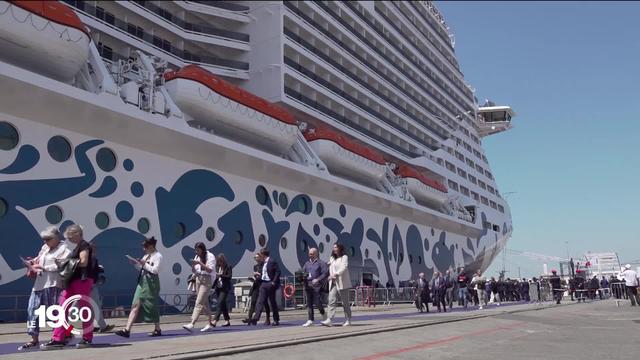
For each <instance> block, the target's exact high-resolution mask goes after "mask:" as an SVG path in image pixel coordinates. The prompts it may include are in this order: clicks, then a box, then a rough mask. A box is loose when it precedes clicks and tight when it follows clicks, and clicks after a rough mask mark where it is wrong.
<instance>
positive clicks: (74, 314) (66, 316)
mask: <svg viewBox="0 0 640 360" xmlns="http://www.w3.org/2000/svg"><path fill="white" fill-rule="evenodd" d="M94 309H100V308H99V307H98V306H97V304H96V303H95V301H93V299H92V298H91V297H89V296H86V295H79V294H78V295H73V296H71V297H69V298H67V299H66V300H65V301H64V302H63V303H62V305H50V306H46V305H40V306H39V307H38V308H37V309H36V310H35V311H34V315H35V316H37V318H38V319H37V320H33V321H31V322H29V323H28V324H27V326H28V327H29V328H35V323H36V321H37V323H38V326H39V327H40V328H41V329H44V328H46V327H49V328H53V329H57V328H60V327H63V328H64V330H65V331H69V332H70V333H72V334H74V335H82V334H83V333H86V332H89V331H91V330H92V329H93V319H94V318H95V314H94ZM74 324H76V325H78V326H79V327H78V326H74Z"/></svg>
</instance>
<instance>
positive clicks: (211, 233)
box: [204, 227, 216, 241]
mask: <svg viewBox="0 0 640 360" xmlns="http://www.w3.org/2000/svg"><path fill="white" fill-rule="evenodd" d="M204 236H205V237H206V238H207V240H209V241H213V239H215V238H216V231H215V230H214V229H213V228H212V227H208V228H207V230H206V231H205V232H204Z"/></svg>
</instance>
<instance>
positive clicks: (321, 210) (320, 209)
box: [316, 202, 324, 217]
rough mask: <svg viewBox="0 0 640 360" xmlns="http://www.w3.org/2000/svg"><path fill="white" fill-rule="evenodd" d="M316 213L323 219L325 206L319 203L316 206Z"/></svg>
mask: <svg viewBox="0 0 640 360" xmlns="http://www.w3.org/2000/svg"><path fill="white" fill-rule="evenodd" d="M316 213H317V214H318V216H320V217H323V216H324V205H322V203H321V202H318V203H317V204H316Z"/></svg>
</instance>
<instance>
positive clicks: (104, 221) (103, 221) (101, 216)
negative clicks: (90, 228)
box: [95, 211, 142, 232]
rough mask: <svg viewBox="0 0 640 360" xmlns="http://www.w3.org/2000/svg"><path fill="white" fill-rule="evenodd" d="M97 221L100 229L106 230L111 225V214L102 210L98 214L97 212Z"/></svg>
mask: <svg viewBox="0 0 640 360" xmlns="http://www.w3.org/2000/svg"><path fill="white" fill-rule="evenodd" d="M95 222H96V226H97V227H98V229H100V230H104V229H106V228H107V227H108V226H109V215H108V214H107V213H106V212H104V211H101V212H99V213H98V214H96V219H95ZM138 224H139V222H138ZM138 228H139V227H138ZM141 232H142V231H141Z"/></svg>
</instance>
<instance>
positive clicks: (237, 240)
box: [233, 230, 244, 245]
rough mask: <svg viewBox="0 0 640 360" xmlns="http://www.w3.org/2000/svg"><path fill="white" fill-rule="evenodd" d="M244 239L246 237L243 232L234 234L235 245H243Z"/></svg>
mask: <svg viewBox="0 0 640 360" xmlns="http://www.w3.org/2000/svg"><path fill="white" fill-rule="evenodd" d="M242 239H244V235H243V234H242V231H239V230H238V231H236V232H234V233H233V243H234V244H236V245H237V244H241V243H242Z"/></svg>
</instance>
